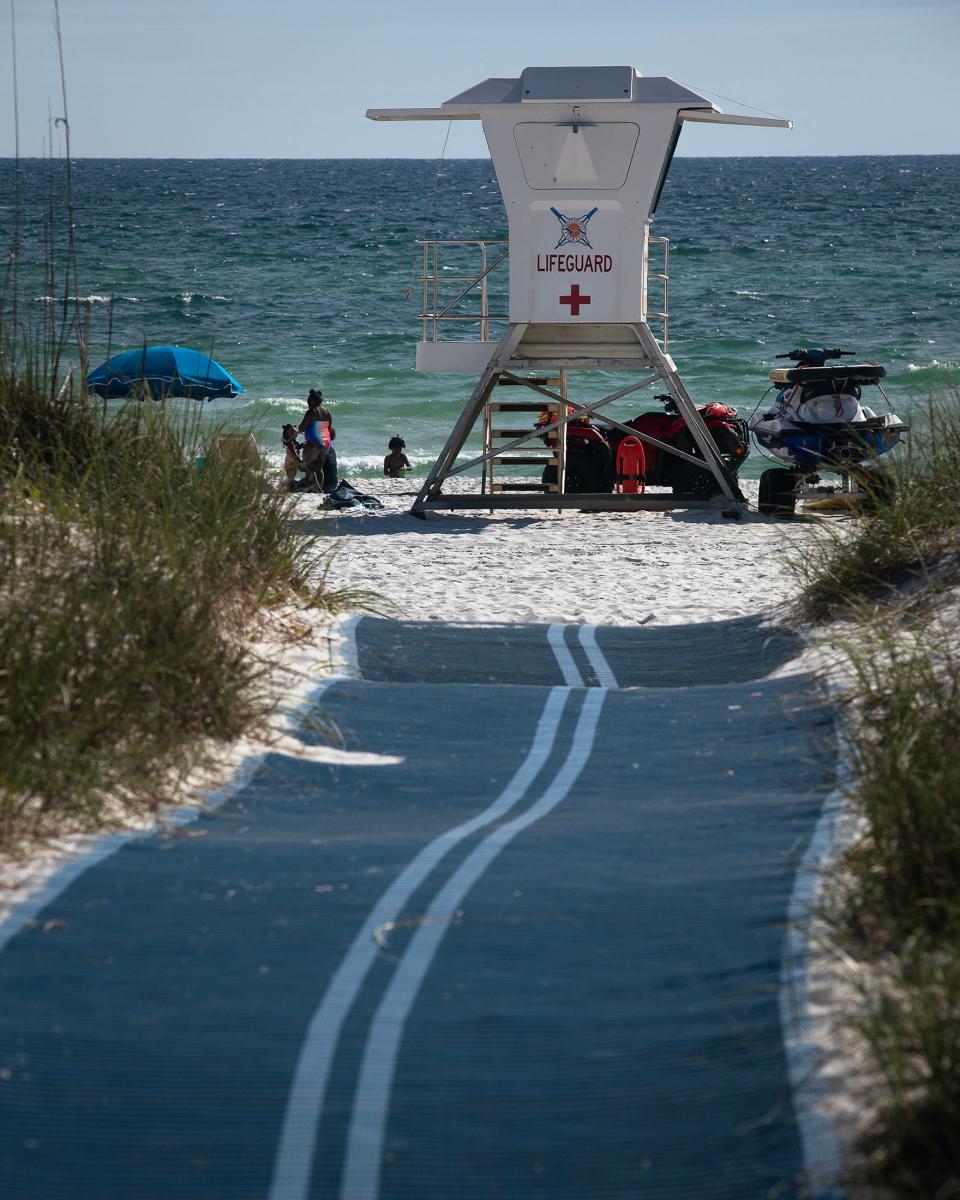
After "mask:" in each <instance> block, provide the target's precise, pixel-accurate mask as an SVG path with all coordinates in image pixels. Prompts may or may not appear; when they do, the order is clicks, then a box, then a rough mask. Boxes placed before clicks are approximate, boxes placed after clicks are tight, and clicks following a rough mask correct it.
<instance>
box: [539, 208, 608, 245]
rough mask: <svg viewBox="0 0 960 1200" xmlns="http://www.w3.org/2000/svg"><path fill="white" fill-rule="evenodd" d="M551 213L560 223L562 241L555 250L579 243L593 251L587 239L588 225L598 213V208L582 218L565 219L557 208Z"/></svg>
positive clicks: (592, 209) (552, 209)
mask: <svg viewBox="0 0 960 1200" xmlns="http://www.w3.org/2000/svg"><path fill="white" fill-rule="evenodd" d="M550 211H551V212H552V213H553V215H554V216H555V217H556V218H557V220H558V221H559V222H560V230H561V232H560V241H559V242H557V244H556V245H555V246H554V250H559V249H560V247H561V246H567V245H570V243H572V242H578V243H579V244H580V245H581V246H586V247H587V248H588V249H590V250H592V249H593V246H591V245H590V241H589V239H588V237H587V225H588V223H589V221H590V218H591V217H592V216H593V214H594V213H595V212H596V211H597V209H596V208H591V209H590V211H589V212H588V213H584V214H583V216H582V217H565V216H564V215H563V213H562V212H557V210H556V209H555V208H551V209H550Z"/></svg>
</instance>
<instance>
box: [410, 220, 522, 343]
mask: <svg viewBox="0 0 960 1200" xmlns="http://www.w3.org/2000/svg"><path fill="white" fill-rule="evenodd" d="M417 245H418V246H422V247H423V274H422V275H421V277H420V283H421V286H422V289H423V301H422V305H421V310H420V321H421V324H422V329H423V333H422V340H423V341H425V342H438V341H439V340H440V327H441V322H446V321H472V322H474V323H475V324H478V325H479V327H480V340H481V341H482V342H487V341H489V340H490V322H491V321H508V320H509V317H508V315H507V314H506V313H502V314H501V313H491V311H490V275H491V272H493V271H495V270H496V269H497V267H499V266H500V265H501V263H503V262H505V261H506V258H507V255H508V254H509V252H510V251H509V249H508V246H509V243H508V242H506V241H503V240H493V241H481V240H477V239H472V238H447V239H442V240H435V241H421V242H418V243H417ZM467 246H474V247H476V251H477V254H478V256H479V259H478V261H476V260H475V261H476V266H477V269H476V270H471V271H467V270H466V269H465V267H464V265H463V263H464V259H465V257H466V256H465V254H464V253H463V250H464V247H467ZM451 260H453V261H451ZM505 276H506V271H504V272H503V274H502V276H501V278H505ZM454 288H456V292H455V294H454V295H453V296H452V297H450V292H451V291H452V290H453V289H454ZM505 294H506V284H505V283H504V307H506V299H505ZM467 296H470V299H471V301H473V300H477V299H478V300H479V304H480V311H479V312H475V311H468V312H464V311H463V310H462V309H460V308H458V307H457V306H458V305H459V304H460V303H461V301H462V300H464V299H465V298H466V297H467ZM448 297H450V298H448ZM497 299H500V297H499V296H498V297H497Z"/></svg>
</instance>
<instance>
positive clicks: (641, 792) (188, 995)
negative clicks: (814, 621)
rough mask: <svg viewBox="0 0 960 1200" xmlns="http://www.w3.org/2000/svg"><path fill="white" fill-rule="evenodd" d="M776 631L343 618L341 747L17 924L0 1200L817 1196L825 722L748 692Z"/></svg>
mask: <svg viewBox="0 0 960 1200" xmlns="http://www.w3.org/2000/svg"><path fill="white" fill-rule="evenodd" d="M791 636H792V635H789V634H779V633H776V632H775V631H774V632H772V633H771V631H770V630H769V629H768V630H766V631H764V630H762V629H761V627H760V626H759V625H758V624H756V623H755V624H751V623H749V622H747V623H742V624H740V625H737V623H735V622H734V623H730V622H722V623H717V624H715V625H711V626H701V627H691V626H687V627H684V628H683V630H680V629H678V628H653V629H649V628H648V629H638V630H628V629H596V630H590V629H589V628H588V631H587V632H586V633H584V630H583V629H581V628H580V627H576V626H572V627H567V628H563V627H557V626H552V627H547V626H543V627H540V626H531V627H527V629H526V631H524V629H523V628H522V627H518V626H510V627H501V628H500V631H499V633H498V632H497V631H496V630H493V631H491V629H490V628H487V629H470V628H467V627H462V626H457V627H454V628H451V627H449V626H442V625H439V624H437V623H427V624H405V623H397V624H392V623H386V622H380V621H374V620H369V619H363V620H361V621H360V622H359V623H358V624H357V625H356V626H355V628H354V631H353V647H354V656H355V658H356V660H357V663H358V669H359V673H360V675H361V676H363V677H361V678H357V679H341V680H337V681H334V682H333V683H331V684H329V685H328V686H326V688H325V689H324V690H323V691H322V693H321V694H319V696H318V698H317V701H316V710H315V714H314V715H315V716H318V717H322V719H323V721H324V722H327V723H328V725H333V726H334V727H335V728H336V730H337V731H338V736H339V738H340V742H341V751H342V752H341V753H340V754H339V756H338V757H339V760H340V761H338V762H337V763H319V762H306V761H303V760H301V759H297V758H293V757H289V756H282V755H267V756H266V757H265V758H264V759H263V760H262V761H261V762H260V763H259V765H258V766H257V767H256V769H255V771H253V772H252V774H251V775H250V777H249V778H248V779H247V780H246V782H245V783H244V785H243V786H242V787H240V788H239V790H237V791H236V792H235V794H234V795H233V796H232V798H231V799H230V800H228V801H227V802H226V803H224V804H223V805H222V807H220V808H219V809H218V810H217V811H215V812H211V813H208V814H206V815H202V816H199V817H197V818H196V819H195V820H193V821H192V822H190V823H188V824H185V825H182V826H180V827H178V828H172V829H169V830H167V831H165V832H160V833H154V834H152V835H150V836H141V837H131V838H129V839H127V840H125V841H123V842H122V844H120V845H119V847H118V848H117V849H115V851H114V852H112V853H110V854H107V855H105V856H103V855H101V856H100V857H99V858H96V857H94V858H92V859H91V862H90V866H89V868H88V869H86V870H85V871H82V872H77V871H75V870H74V871H73V872H72V874H71V875H70V876H69V877H68V876H64V877H63V878H61V879H60V880H59V881H57V880H54V882H53V885H52V886H50V887H49V888H48V889H47V892H46V894H45V895H44V896H43V897H41V898H40V899H39V901H36V902H35V903H34V905H33V908H32V909H30V910H28V911H29V914H30V915H29V918H28V919H25V918H23V917H22V916H21V917H20V918H17V914H16V913H15V914H14V919H13V921H12V922H10V923H8V926H7V928H6V931H5V932H6V937H7V940H6V942H5V945H4V948H3V950H2V953H0V1195H2V1196H3V1197H4V1200H48V1198H49V1200H53V1198H56V1200H173V1198H176V1200H200V1198H204V1200H247V1198H253V1197H257V1198H263V1200H307V1198H308V1197H309V1198H311V1200H328V1198H334V1200H337V1198H339V1200H373V1198H374V1197H382V1198H383V1200H493V1198H499V1197H502V1198H504V1200H540V1198H542V1200H606V1198H612V1197H617V1198H623V1200H628V1198H629V1200H634V1198H638V1197H644V1198H648V1197H649V1198H653V1200H720V1198H723V1200H771V1198H773V1197H777V1198H779V1200H792V1198H798V1197H800V1196H802V1195H804V1194H805V1193H804V1190H803V1188H804V1183H803V1180H804V1169H805V1164H804V1152H803V1151H804V1145H805V1135H804V1130H803V1128H802V1124H803V1121H802V1115H803V1114H802V1111H801V1107H800V1106H798V1103H797V1098H796V1094H795V1091H794V1089H793V1088H792V1086H791V1079H792V1077H793V1076H795V1072H792V1071H791V1064H790V1061H789V1055H788V1053H787V1051H786V1050H785V1048H784V1043H785V1029H784V1022H783V1014H784V1011H785V1006H784V990H783V989H784V983H783V980H784V976H785V967H784V953H785V949H784V948H785V944H786V941H787V940H788V932H789V931H788V928H787V926H788V915H789V913H790V911H791V898H792V897H794V896H795V891H796V877H797V869H798V864H800V862H801V860H802V859H803V856H804V854H805V852H806V851H807V847H808V846H809V844H810V842H811V838H812V837H813V836H814V831H815V828H816V827H817V823H818V820H819V819H820V814H821V810H822V808H823V805H824V800H825V797H826V796H827V794H828V792H829V791H830V789H831V788H832V786H833V775H834V768H833V736H832V728H833V716H832V713H831V711H830V709H829V708H828V707H826V706H825V705H824V704H823V703H822V702H821V701H820V700H819V698H818V697H817V695H816V694H815V692H814V689H813V687H812V684H811V681H810V680H809V679H808V678H807V677H806V676H803V675H784V676H779V677H777V678H769V677H767V672H768V670H769V667H770V665H771V663H781V662H782V658H783V656H784V655H786V654H787V652H788V650H789V649H790V647H791V646H793V647H794V648H795V645H794V643H793V642H792V641H791ZM684 646H686V647H687V650H684ZM744 646H749V647H750V648H751V649H750V652H749V653H746V654H745V653H744ZM537 647H539V649H536V648H537ZM691 647H693V648H695V654H691V653H690V648H691ZM694 658H696V659H697V660H698V661H701V662H702V663H703V664H704V676H705V680H706V682H700V683H697V682H696V674H697V671H696V668H695V667H694V666H693V665H692V659H694ZM748 660H749V661H752V663H753V667H752V669H751V668H750V667H749V665H748ZM668 661H672V662H673V667H674V669H675V673H674V674H673V675H672V676H670V677H669V678H668V677H667V675H668V674H669V673H668V672H667V669H666V668H667V664H668ZM724 661H726V662H728V663H729V664H730V671H731V676H732V678H733V681H732V682H730V681H727V682H721V681H720V680H719V679H718V675H720V674H722V671H721V666H720V664H721V663H722V662H724ZM454 663H456V664H457V665H456V666H454ZM478 678H483V680H484V682H482V683H481V682H476V680H477V679H478ZM408 680H409V681H408ZM431 680H440V681H441V682H436V681H431ZM578 680H579V682H578ZM611 680H614V681H615V682H611ZM633 683H643V685H644V686H636V687H634V686H625V685H627V684H631V685H632V684H633ZM651 683H655V684H656V686H649V685H650V684H651ZM615 684H617V685H619V686H615ZM303 738H304V740H305V741H306V742H308V743H314V744H319V742H320V736H319V735H318V734H317V733H316V732H314V731H313V728H312V726H305V728H304V731H303ZM18 922H19V923H18ZM3 936H4V930H3V929H2V928H0V937H3ZM789 1040H790V1039H789V1036H787V1041H788V1042H789ZM794 1081H795V1080H794ZM824 1194H825V1193H824Z"/></svg>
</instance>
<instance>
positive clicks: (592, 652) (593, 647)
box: [580, 625, 620, 688]
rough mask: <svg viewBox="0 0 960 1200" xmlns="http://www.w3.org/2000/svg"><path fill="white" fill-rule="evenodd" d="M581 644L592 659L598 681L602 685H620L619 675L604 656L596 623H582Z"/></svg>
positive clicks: (591, 662) (613, 686) (608, 686)
mask: <svg viewBox="0 0 960 1200" xmlns="http://www.w3.org/2000/svg"><path fill="white" fill-rule="evenodd" d="M580 645H581V646H582V647H583V649H584V652H585V654H586V656H587V658H588V659H589V660H590V666H591V667H593V673H594V674H595V675H596V677H597V683H599V684H600V686H601V687H605V688H616V687H619V686H620V685H619V683H617V677H616V675H614V673H613V670H612V669H611V667H610V664H609V663H608V662H607V660H606V658H605V657H604V654H603V651H602V650H601V649H600V647H599V646H598V645H597V627H596V625H581V626H580Z"/></svg>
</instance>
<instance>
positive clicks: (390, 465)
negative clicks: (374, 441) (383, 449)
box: [383, 437, 411, 479]
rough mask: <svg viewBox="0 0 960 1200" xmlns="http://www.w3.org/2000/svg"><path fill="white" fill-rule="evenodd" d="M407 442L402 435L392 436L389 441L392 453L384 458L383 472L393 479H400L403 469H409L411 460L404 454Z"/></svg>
mask: <svg viewBox="0 0 960 1200" xmlns="http://www.w3.org/2000/svg"><path fill="white" fill-rule="evenodd" d="M406 445H407V443H406V442H405V441H404V440H403V438H402V437H392V438H391V439H390V441H389V442H387V449H388V450H389V451H390V453H389V454H388V455H387V456H386V458H385V459H384V460H383V473H384V475H389V476H390V478H391V479H399V478H400V472H401V471H409V470H411V467H410V460H409V459H408V458H407V456H406V455H405V454H404V452H403V451H404V449H405V448H406Z"/></svg>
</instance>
